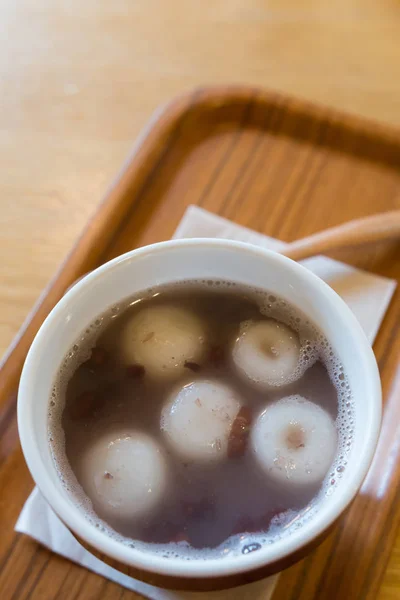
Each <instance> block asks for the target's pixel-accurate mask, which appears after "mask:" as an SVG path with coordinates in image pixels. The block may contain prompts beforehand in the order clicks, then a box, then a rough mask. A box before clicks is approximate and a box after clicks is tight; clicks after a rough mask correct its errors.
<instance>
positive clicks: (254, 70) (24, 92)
mask: <svg viewBox="0 0 400 600" xmlns="http://www.w3.org/2000/svg"><path fill="white" fill-rule="evenodd" d="M399 75H400V3H399V1H398V0H212V1H208V2H207V1H203V2H199V1H198V0H197V1H195V0H1V3H0V82H1V93H0V168H1V176H0V250H1V261H0V282H1V283H0V315H1V317H0V354H1V355H2V354H3V353H4V352H5V350H6V348H7V346H8V345H9V343H10V342H11V340H12V338H13V336H14V335H15V333H16V332H17V330H18V328H19V326H20V324H21V323H22V321H23V319H24V317H25V316H26V314H27V313H28V311H29V309H30V308H31V307H32V305H33V304H34V302H35V300H36V299H37V297H38V296H39V294H40V292H41V290H42V289H43V287H44V286H45V285H46V283H47V282H48V280H49V278H50V277H51V276H52V274H53V273H54V272H55V270H56V268H57V267H58V266H59V264H60V262H61V261H62V259H63V258H64V256H65V255H66V253H67V252H68V250H69V249H70V247H71V245H72V244H73V242H74V241H75V239H76V237H77V236H78V235H79V233H80V232H81V231H82V229H83V227H84V225H85V223H86V221H87V219H88V217H89V216H90V215H91V214H92V213H93V211H94V210H95V208H96V206H97V204H98V203H99V201H100V200H101V198H102V196H103V195H104V192H105V190H106V189H107V187H108V185H109V183H110V181H111V180H112V179H113V177H114V175H115V174H116V172H117V171H118V169H119V168H120V166H121V163H122V162H123V161H124V159H125V157H126V155H127V153H128V152H129V150H130V148H131V146H132V144H133V141H134V140H135V138H136V137H137V135H138V133H139V131H140V130H141V128H142V127H143V126H144V125H145V123H146V122H147V121H148V119H149V117H150V115H151V114H152V112H153V110H154V109H155V108H156V107H157V106H158V105H160V104H162V103H165V102H166V101H168V100H169V99H171V98H172V97H173V96H174V95H176V94H178V93H180V92H182V91H185V90H188V89H190V88H192V87H194V86H199V85H207V84H214V83H219V84H221V83H247V84H254V85H259V86H264V87H268V88H274V89H276V90H279V91H281V92H284V93H288V94H290V95H294V96H299V97H301V98H305V99H308V100H311V101H313V102H317V103H323V104H325V105H329V106H332V107H335V108H337V109H340V110H344V111H348V112H350V113H353V114H355V113H357V114H359V115H362V116H364V117H367V118H371V119H374V120H378V121H381V122H385V123H387V124H390V125H392V126H396V127H398V126H399V125H400V76H399ZM397 548H400V545H399V544H398V545H397ZM396 564H397V565H398V564H400V555H399V551H398V550H397V553H396V550H395V552H394V554H393V556H392V561H391V563H390V565H389V569H388V572H387V575H386V579H385V581H384V587H385V586H386V589H387V590H388V595H387V596H385V597H387V598H389V597H390V598H392V596H391V591H390V590H391V589H394V587H392V586H394V585H395V584H396V583H397V585H400V576H399V575H398V574H397V575H396V568H395V567H396ZM397 573H398V571H397ZM396 577H397V579H396ZM394 593H396V591H395V592H394ZM396 597H397V596H396ZM393 598H395V596H393Z"/></svg>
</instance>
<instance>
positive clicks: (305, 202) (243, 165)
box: [0, 87, 400, 600]
mask: <svg viewBox="0 0 400 600" xmlns="http://www.w3.org/2000/svg"><path fill="white" fill-rule="evenodd" d="M399 192H400V134H399V133H396V132H392V131H390V130H387V129H384V128H380V127H378V126H375V125H371V124H369V123H365V122H363V121H359V120H356V119H354V118H350V117H345V116H343V115H340V114H337V113H334V112H333V111H331V110H328V109H323V108H318V107H315V106H311V105H308V104H305V103H302V102H298V101H296V100H292V99H287V98H285V97H282V96H279V95H276V94H271V93H267V92H263V91H260V90H257V89H251V88H242V87H240V88H236V87H227V88H226V87H224V88H211V89H205V90H197V91H195V92H194V93H192V94H189V95H186V96H183V97H182V98H179V99H178V100H175V101H174V102H173V103H172V104H170V105H169V106H167V107H166V108H165V109H163V110H161V111H160V112H159V113H158V114H157V115H156V116H155V117H154V119H153V120H152V122H151V123H150V125H149V126H148V127H147V129H146V130H145V132H144V133H143V135H142V136H141V138H140V140H139V141H138V143H137V144H136V147H135V149H134V152H133V154H132V156H131V158H130V159H129V160H128V162H127V164H126V166H125V167H124V169H123V171H122V172H121V174H120V176H119V177H118V178H117V180H116V182H115V184H114V185H113V187H112V188H111V190H110V191H109V193H108V194H107V196H106V198H105V200H104V202H103V203H102V205H101V206H100V208H99V210H98V212H97V213H96V215H95V216H94V218H93V219H92V221H91V222H90V223H89V224H88V226H87V227H86V229H85V230H84V232H83V234H82V236H81V238H80V239H79V240H78V242H77V244H76V246H75V247H74V249H73V250H72V252H71V253H70V255H69V256H68V257H67V259H66V261H65V263H64V264H63V265H62V267H61V269H60V271H59V273H58V274H57V275H56V277H55V278H54V280H53V282H52V283H51V284H50V285H49V287H48V288H47V290H45V292H44V294H43V296H42V298H41V300H40V302H39V303H38V305H37V306H36V308H35V309H34V311H33V312H32V314H31V315H30V316H29V318H28V319H27V321H26V323H25V325H24V327H23V328H22V330H21V332H20V334H19V335H18V337H17V339H16V340H15V342H14V344H13V346H12V348H11V349H10V352H9V354H8V357H6V359H5V362H4V364H3V367H2V370H1V371H0V440H1V446H0V449H1V454H0V502H1V504H0V506H1V510H0V528H1V529H0V530H1V536H0V590H1V598H2V600H9V599H10V600H11V598H12V599H18V600H19V599H20V598H29V599H30V600H35V599H36V600H37V599H39V598H40V600H46V599H53V598H54V599H55V598H57V599H58V598H75V599H78V598H79V599H83V598H88V597H91V598H100V597H101V598H105V597H107V599H113V598H121V597H123V598H134V597H137V596H135V594H133V593H132V592H128V591H125V592H122V596H121V588H118V586H117V585H116V584H113V583H111V582H107V581H105V580H103V579H102V578H100V577H98V576H96V575H94V574H92V573H89V572H88V571H86V570H85V569H82V568H80V567H78V566H76V565H73V564H71V563H69V562H68V561H65V560H64V559H62V558H60V557H58V556H56V555H54V554H52V553H50V552H48V551H47V550H46V549H44V548H42V547H40V546H39V545H38V544H36V543H34V542H32V541H31V540H29V539H28V538H26V537H24V536H20V535H16V534H15V533H14V531H13V527H14V524H15V521H16V519H17V516H18V514H19V511H20V509H21V508H22V505H23V503H24V501H25V500H26V498H27V496H28V494H29V492H30V491H31V489H32V486H33V482H32V479H31V477H30V475H29V473H28V471H27V468H26V466H25V462H24V459H23V456H22V453H21V450H20V447H19V444H18V436H17V426H16V392H17V387H18V379H19V375H20V372H21V368H22V364H23V361H24V358H25V355H26V352H27V350H28V348H29V345H30V343H31V341H32V339H33V337H34V335H35V333H36V331H37V329H38V328H39V326H40V324H41V322H42V321H43V319H44V318H45V316H46V315H47V313H48V312H49V310H50V309H51V308H52V307H53V306H54V304H55V303H56V302H57V301H58V299H59V298H60V297H61V296H62V295H63V293H64V292H65V290H66V289H67V288H68V286H69V285H71V283H72V282H73V281H75V280H76V279H77V278H78V277H80V276H81V275H83V274H84V273H86V272H88V271H90V270H92V269H93V268H95V267H96V266H98V265H100V264H101V263H103V262H104V261H106V260H108V259H110V258H112V257H114V256H116V255H118V254H120V253H122V252H126V251H127V250H130V249H132V248H135V247H136V246H139V245H143V244H148V243H151V242H155V241H159V240H164V239H168V238H169V237H171V235H172V233H173V232H174V229H175V228H176V226H177V224H178V222H179V220H180V219H181V217H182V215H183V213H184V210H185V208H186V207H187V206H188V204H198V205H200V206H203V207H204V208H206V209H209V210H211V211H213V212H216V213H218V214H220V215H223V216H225V217H228V218H229V219H233V220H234V221H236V222H238V223H240V224H242V225H246V226H248V227H252V228H254V229H256V230H257V231H260V232H263V233H266V234H269V235H272V236H276V237H279V238H281V239H283V240H285V241H291V240H293V239H296V238H298V237H302V236H304V235H307V234H310V233H311V232H313V231H316V230H319V229H322V228H325V227H328V226H332V225H336V224H338V223H341V222H343V221H345V220H348V219H351V218H354V217H359V216H362V215H367V214H371V213H374V212H378V211H383V210H389V209H393V208H396V207H397V208H400V193H399ZM398 250H399V248H398V246H397V247H396V245H394V244H391V245H383V246H380V247H375V248H371V249H369V250H368V251H365V250H363V251H362V252H359V253H352V255H351V256H346V257H345V259H346V260H347V261H348V262H349V261H350V259H351V263H352V264H355V265H358V266H363V267H367V268H368V269H369V270H371V271H373V272H376V273H381V274H382V275H387V276H390V277H393V278H396V279H400V261H399V260H396V257H397V258H398V257H399V254H398ZM396 252H397V254H396ZM399 315H400V299H399V295H398V294H397V295H396V296H395V299H394V301H393V302H392V305H391V307H390V309H389V312H388V314H387V316H386V318H385V321H384V323H383V325H382V327H381V330H380V332H379V335H378V338H377V340H376V343H375V347H374V349H375V353H376V356H377V359H378V361H379V367H380V371H381V375H382V380H383V389H384V397H385V412H384V422H383V431H382V441H381V444H380V446H379V449H378V453H377V457H376V460H375V463H374V465H373V467H372V471H371V474H370V476H369V480H368V485H367V486H365V487H364V492H362V493H360V494H359V495H358V497H357V499H356V500H355V502H354V503H353V505H352V507H351V508H350V510H349V511H348V513H347V514H346V515H345V516H344V517H343V518H342V519H341V521H340V523H339V525H338V526H337V527H336V528H335V530H334V532H333V533H332V534H331V535H330V537H329V538H328V539H327V540H326V541H325V542H324V543H323V544H322V545H321V546H320V547H319V548H318V549H317V550H316V551H314V552H313V553H312V554H311V555H310V556H309V557H308V558H306V559H305V560H303V561H301V562H300V563H298V564H296V565H295V566H294V567H292V568H291V569H289V570H288V571H286V572H285V573H284V574H283V575H282V576H281V577H280V580H279V584H278V587H277V590H276V592H275V595H274V600H278V599H279V600H313V599H315V600H317V599H318V600H321V599H326V598H329V599H331V598H338V599H339V598H340V599H343V600H344V599H345V600H348V599H351V600H358V599H372V598H376V597H377V594H378V590H379V586H380V582H381V579H382V575H383V574H384V571H385V567H386V564H387V561H388V557H389V555H390V551H391V548H392V545H393V542H394V539H395V535H396V530H397V524H398V523H399V520H400V485H399V484H400V461H399V458H400V456H399V454H400V448H399V444H398V439H397V438H396V428H397V423H398V422H399V417H400V402H399V401H398V396H399V392H400V379H399V376H400V361H399V356H400V352H399V350H400V332H399V327H400V318H399Z"/></svg>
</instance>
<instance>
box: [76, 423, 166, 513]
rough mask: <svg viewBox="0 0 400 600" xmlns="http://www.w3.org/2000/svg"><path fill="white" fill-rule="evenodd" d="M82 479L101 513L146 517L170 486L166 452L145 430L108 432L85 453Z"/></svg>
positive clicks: (81, 465) (81, 464) (82, 463)
mask: <svg viewBox="0 0 400 600" xmlns="http://www.w3.org/2000/svg"><path fill="white" fill-rule="evenodd" d="M80 481H81V483H82V487H83V488H84V490H85V492H86V493H87V494H88V496H89V497H90V499H91V500H92V501H93V504H94V507H95V508H97V509H98V510H99V513H101V514H100V516H103V515H104V516H106V517H113V518H118V517H120V518H124V519H126V518H133V519H134V518H137V517H142V516H144V515H147V514H148V513H150V512H151V511H152V510H153V509H155V507H156V506H157V504H159V502H160V500H161V499H162V496H163V494H164V492H165V490H166V486H167V465H166V460H165V456H164V454H163V452H162V450H161V449H160V447H159V445H158V444H157V443H156V442H155V441H154V440H153V439H152V438H151V437H150V436H149V435H147V434H145V433H142V432H132V433H123V432H113V433H108V434H105V435H103V436H101V437H99V438H98V439H97V440H96V441H95V442H94V443H93V444H92V445H91V446H90V447H88V448H87V450H86V452H84V453H83V455H82V458H81V462H80Z"/></svg>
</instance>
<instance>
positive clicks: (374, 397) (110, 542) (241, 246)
mask: <svg viewBox="0 0 400 600" xmlns="http://www.w3.org/2000/svg"><path fill="white" fill-rule="evenodd" d="M187 247H192V248H193V247H194V248H205V247H206V248H208V249H213V248H225V249H228V250H231V251H238V252H247V253H250V254H253V255H254V256H258V257H259V258H260V257H261V258H264V259H265V260H266V261H268V260H269V261H275V262H276V263H277V264H278V265H280V266H281V267H282V268H283V269H284V270H285V271H286V272H289V271H290V272H292V273H295V272H297V274H298V275H299V276H301V277H302V278H303V279H305V280H306V282H307V283H308V284H309V285H310V286H311V287H312V288H313V290H314V291H315V293H317V294H320V295H321V296H322V297H325V299H328V300H329V301H330V305H332V306H334V307H335V308H336V309H337V316H338V318H339V320H341V323H342V325H343V326H345V327H347V328H349V330H350V331H351V335H352V337H353V339H354V343H355V345H356V346H357V350H358V351H359V354H360V357H361V358H362V360H363V361H364V367H365V368H364V372H365V373H364V374H365V377H366V378H367V379H368V381H369V383H368V388H369V390H370V399H371V400H370V403H371V406H370V408H371V418H370V420H369V423H368V425H369V429H368V430H367V432H366V437H368V440H369V442H366V444H365V448H364V452H363V455H362V456H360V457H359V459H358V461H354V462H357V465H356V467H354V474H353V479H352V482H351V483H352V485H347V486H344V485H343V486H341V487H339V488H338V489H337V490H336V491H335V494H334V495H333V496H332V501H331V502H330V503H329V507H330V508H329V509H328V510H325V511H324V514H325V513H327V518H324V520H323V521H322V520H321V518H319V515H320V513H318V512H316V514H315V515H314V516H313V517H312V518H311V519H310V520H309V521H308V522H307V523H305V524H304V525H303V527H301V528H300V529H299V530H297V531H293V532H292V533H291V534H290V535H288V536H287V537H284V538H282V539H280V540H278V541H276V542H274V543H273V544H268V545H265V546H264V547H263V548H261V549H260V550H258V551H257V552H254V553H251V554H247V555H245V556H244V555H234V556H225V557H223V558H220V557H206V558H204V559H202V560H196V559H193V560H186V559H184V558H173V559H171V558H164V557H162V556H161V555H159V554H156V553H155V552H151V551H147V550H142V549H137V548H131V547H129V546H128V545H125V544H124V543H121V542H120V541H118V540H116V539H113V538H111V537H110V536H108V535H107V534H105V533H103V532H101V531H100V530H99V529H98V528H95V526H94V525H93V524H92V523H90V521H89V520H88V519H87V517H85V515H84V514H83V512H82V511H81V510H80V509H79V508H78V507H76V506H75V507H74V506H73V505H72V504H71V502H70V501H69V500H68V499H67V498H66V497H65V496H63V494H62V493H61V492H60V491H59V490H58V489H57V487H56V485H55V484H54V483H53V481H52V480H51V477H50V475H49V474H48V473H47V470H46V468H45V466H44V465H43V460H42V457H41V454H40V451H39V448H38V444H37V442H36V440H35V436H34V432H33V427H31V423H32V419H33V410H34V405H35V393H34V390H33V389H32V386H31V384H30V382H31V380H32V377H33V374H34V372H35V369H36V365H37V363H38V361H39V359H40V356H41V355H42V354H43V353H44V352H45V346H46V338H47V335H48V332H49V331H50V330H51V328H53V327H54V326H56V325H57V321H59V319H61V318H62V316H63V314H64V312H65V309H66V308H67V306H69V305H70V303H71V301H77V302H78V303H79V295H80V293H81V292H82V290H84V289H86V288H88V287H89V286H91V285H92V284H93V282H94V281H96V280H97V279H98V278H103V277H104V276H106V274H107V273H108V272H110V271H111V270H113V269H115V268H117V267H119V266H120V265H122V264H123V263H126V262H127V261H128V262H132V261H135V260H136V259H138V258H139V257H144V256H146V255H149V254H154V253H165V252H168V251H169V250H173V249H183V250H184V249H185V248H187ZM106 308H107V307H105V308H104V310H105V309H106ZM339 315H340V316H339ZM381 412H382V411H381V384H380V378H379V372H378V367H377V364H376V360H375V356H374V353H373V351H372V348H371V346H370V343H369V341H368V340H367V338H366V336H365V334H364V331H363V330H362V328H361V326H360V324H359V323H358V321H357V319H356V317H355V316H354V314H353V313H352V312H351V310H350V308H349V307H348V306H347V305H346V303H345V302H344V301H343V300H342V298H340V296H338V294H337V293H336V292H335V291H334V290H332V289H331V288H330V287H329V286H328V285H327V284H326V283H325V282H324V281H322V279H320V278H319V277H318V276H317V275H315V274H314V273H312V272H311V271H309V270H308V269H306V268H305V267H303V266H302V265H300V264H298V263H295V262H294V261H292V260H291V259H289V258H287V257H285V256H283V255H281V254H279V253H277V252H274V251H272V250H268V249H266V248H262V247H259V246H255V245H253V244H249V243H247V242H240V241H234V240H224V239H213V238H191V239H179V240H170V241H166V242H159V243H156V244H151V245H149V246H144V247H141V248H137V249H135V250H132V251H130V252H127V253H125V254H122V255H121V256H118V257H116V258H114V259H112V260H111V261H109V262H107V263H105V264H103V265H101V266H100V267H98V268H97V269H95V270H94V271H92V272H91V273H89V274H88V275H86V276H85V277H84V278H83V279H81V280H80V281H78V282H77V283H76V284H75V285H74V286H73V287H72V288H71V289H70V290H69V291H68V292H67V293H66V294H65V296H63V298H62V299H61V300H60V301H59V302H58V303H57V305H56V306H55V307H54V308H53V309H52V311H51V312H50V314H49V315H48V316H47V318H46V319H45V321H44V323H43V324H42V326H41V327H40V329H39V331H38V333H37V335H36V337H35V339H34V341H33V343H32V345H31V348H30V350H29V352H28V355H27V358H26V361H25V364H24V367H23V371H22V375H21V380H20V386H19V391H18V430H19V435H20V440H21V446H22V450H23V453H24V456H25V460H26V462H27V465H28V468H29V470H30V472H31V474H32V476H33V478H34V480H35V482H36V484H37V486H38V488H39V490H40V491H41V493H42V494H43V496H44V497H45V499H46V500H47V502H48V503H49V505H50V506H51V508H52V509H53V510H54V511H55V513H56V514H57V515H58V516H59V518H60V519H61V520H62V521H63V522H64V523H65V524H66V525H67V527H69V528H70V529H71V531H72V532H73V533H75V534H76V535H77V536H79V538H82V540H83V541H84V542H86V543H87V544H88V545H89V546H93V547H94V548H95V549H96V550H97V551H99V552H101V553H103V554H105V555H107V556H108V557H110V558H113V559H115V560H117V561H120V562H122V563H124V564H125V565H128V566H131V567H134V568H138V569H142V570H144V571H147V572H150V573H151V572H153V573H157V574H158V575H166V576H173V577H180V578H198V577H203V578H215V577H221V576H222V577H223V576H229V575H232V574H237V573H243V572H247V571H252V570H254V569H258V568H260V567H265V566H267V565H269V564H272V563H276V562H277V561H280V560H282V559H284V558H285V557H287V556H289V555H291V554H292V553H294V552H296V551H297V550H299V549H300V548H302V547H303V546H306V545H307V544H308V543H310V542H311V541H312V540H314V539H315V538H317V537H318V536H319V535H320V534H322V533H323V531H325V530H326V529H327V528H328V527H329V526H330V525H331V524H332V523H333V522H334V521H335V520H336V519H337V518H338V517H339V516H340V514H341V513H342V512H343V511H344V510H345V508H346V507H347V506H348V505H349V504H350V502H351V501H352V499H353V498H354V496H355V494H356V493H357V491H358V489H359V487H360V486H361V484H362V482H363V480H364V478H365V476H366V474H367V471H368V469H369V466H370V464H371V462H372V458H373V455H374V452H375V448H376V445H377V441H378V436H379V430H380V423H381ZM367 434H368V435H367Z"/></svg>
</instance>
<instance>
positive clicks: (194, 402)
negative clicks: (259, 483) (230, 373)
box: [161, 380, 241, 462]
mask: <svg viewBox="0 0 400 600" xmlns="http://www.w3.org/2000/svg"><path fill="white" fill-rule="evenodd" d="M240 407H241V402H240V400H239V398H238V397H237V395H236V394H235V393H234V392H233V390H231V388H229V387H228V386H226V385H224V384H222V383H219V382H217V381H210V380H198V381H194V382H192V383H189V384H187V385H185V386H183V387H182V388H180V389H177V390H175V391H174V392H173V393H172V394H171V395H170V397H169V399H168V400H167V402H166V404H165V405H164V407H163V409H162V413H161V429H162V431H163V433H164V435H165V438H166V439H167V441H168V443H169V445H170V446H171V447H172V448H173V449H174V450H175V451H176V453H177V454H179V455H180V456H181V457H182V458H185V459H188V460H195V461H202V462H208V461H210V462H216V461H221V460H223V459H224V458H226V456H227V454H228V441H229V436H230V433H231V429H232V425H233V423H234V421H235V418H236V416H237V414H238V413H239V411H240Z"/></svg>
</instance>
